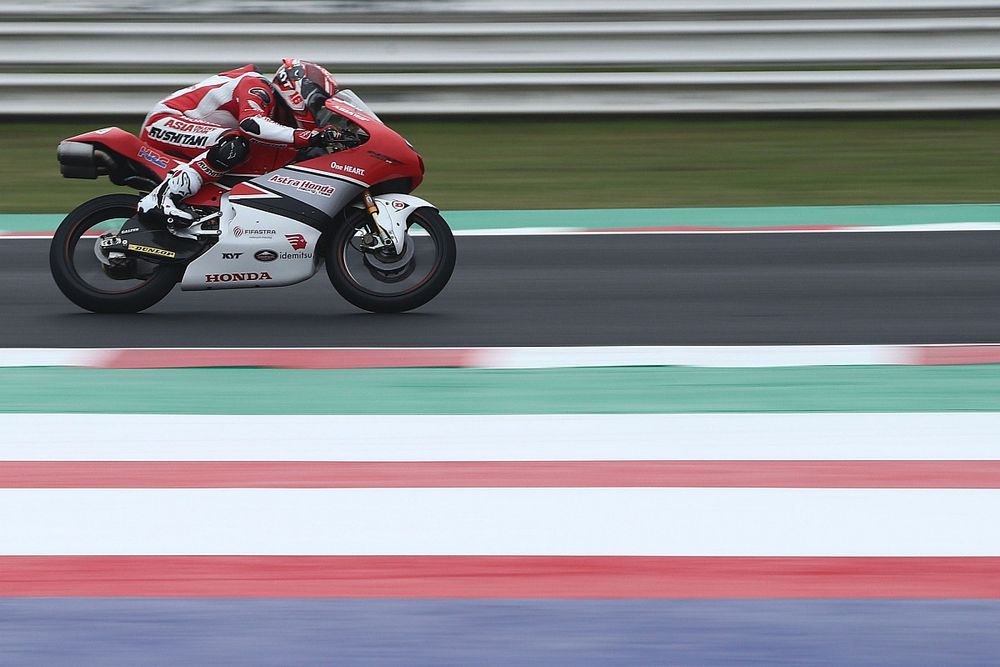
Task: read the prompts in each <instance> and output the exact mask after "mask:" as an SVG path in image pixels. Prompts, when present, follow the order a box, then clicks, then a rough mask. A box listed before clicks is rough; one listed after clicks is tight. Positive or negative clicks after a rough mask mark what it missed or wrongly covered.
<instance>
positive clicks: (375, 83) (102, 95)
mask: <svg viewBox="0 0 1000 667" xmlns="http://www.w3.org/2000/svg"><path fill="white" fill-rule="evenodd" d="M197 78H198V77H197V75H174V74H170V75H149V76H145V77H137V76H136V75H131V74H126V75H122V74H78V75H73V74H69V75H66V74H42V75H37V74H0V90H5V91H7V92H6V93H5V94H4V97H3V99H2V101H0V110H2V111H3V112H5V113H7V114H25V115H28V114H36V113H39V101H40V100H45V104H44V111H42V112H41V113H45V114H55V115H66V114H73V115H81V114H82V115H87V114H99V115H113V114H137V115H141V114H145V113H146V112H147V111H148V110H149V109H150V108H151V107H152V106H153V104H154V103H155V102H156V101H157V100H159V99H160V98H161V97H163V96H164V93H165V92H166V91H171V90H175V89H177V88H182V87H184V86H185V85H188V84H189V83H190V82H191V81H192V80H194V79H197ZM339 80H340V82H341V84H342V85H343V86H345V87H350V88H352V89H354V90H355V91H357V92H359V93H360V94H362V96H363V97H364V98H365V99H366V101H368V102H369V104H371V105H372V107H373V108H375V109H376V110H378V111H379V113H381V114H389V115H394V114H395V115H442V114H470V115H485V114H549V113H551V114H602V113H627V114H648V113H755V112H773V113H779V112H782V113H783V112H823V111H831V112H857V111H872V110H880V111H948V110H990V109H1000V70H992V69H952V70H886V71H846V72H844V71H815V72H788V71H781V72H630V73H561V74H539V73H523V72H522V73H508V74H496V73H479V74H453V73H447V74H357V75H345V76H343V77H340V79H339Z"/></svg>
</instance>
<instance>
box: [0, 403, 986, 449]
mask: <svg viewBox="0 0 1000 667" xmlns="http://www.w3.org/2000/svg"><path fill="white" fill-rule="evenodd" d="M0 433H2V434H3V436H2V437H0V461H605V460H619V461H629V460H639V461H642V460H696V461H697V460H758V461H769V460H818V461H824V460H869V461H878V460H887V461H895V460H1000V437H998V435H997V434H998V433H1000V413H995V412H982V413H754V414H738V413H737V414H652V415H416V416H381V417H379V418H378V421H377V423H376V422H374V421H373V418H372V417H369V416H364V415H284V416H279V415H276V416H262V415H235V416H233V415H127V414H122V415H100V414H55V415H49V414H3V415H0ZM386 433H391V434H393V435H392V436H386V435H385V434H386Z"/></svg>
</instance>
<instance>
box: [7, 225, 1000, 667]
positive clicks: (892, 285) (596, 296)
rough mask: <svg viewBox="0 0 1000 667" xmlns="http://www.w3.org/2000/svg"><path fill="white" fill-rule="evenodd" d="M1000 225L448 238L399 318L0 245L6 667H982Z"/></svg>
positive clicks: (312, 285) (994, 538)
mask: <svg viewBox="0 0 1000 667" xmlns="http://www.w3.org/2000/svg"><path fill="white" fill-rule="evenodd" d="M998 209H1000V207H995V206H941V207H902V206H901V207H837V208H829V207H815V208H809V209H744V210H741V209H689V210H687V211H667V212H664V211H652V210H649V211H626V212H613V211H603V212H596V211H584V212H579V213H578V214H577V216H576V218H575V219H574V218H573V212H559V214H558V215H556V214H554V213H553V212H525V213H523V214H521V215H520V216H519V217H518V220H519V222H520V223H521V228H512V227H511V226H510V222H509V221H510V219H511V212H492V213H490V212H486V213H480V214H475V215H473V214H457V215H456V216H455V217H454V219H455V220H456V228H457V230H458V231H459V238H458V251H459V265H458V268H457V269H456V272H455V275H454V277H453V279H452V283H451V284H450V285H449V286H448V287H447V288H446V289H445V291H444V292H443V293H442V294H441V295H440V296H439V297H438V298H437V299H435V300H434V301H433V302H431V303H430V304H428V305H427V306H425V307H424V308H422V309H420V310H418V311H416V312H414V313H409V314H402V315H392V316H382V315H371V314H367V313H362V312H359V311H356V310H355V309H353V308H352V307H351V306H350V305H349V304H346V303H345V302H343V301H341V300H340V299H339V297H338V296H337V294H336V292H335V291H334V290H333V289H332V287H331V286H330V285H329V284H328V283H327V282H326V280H325V277H324V275H323V274H320V275H318V276H316V277H314V278H313V279H311V280H309V281H307V282H306V283H304V284H301V285H298V286H293V287H289V288H282V289H275V290H265V289H261V290H252V291H247V290H231V291H220V292H210V293H182V292H180V291H175V292H174V293H172V294H171V295H169V296H168V297H167V298H166V299H165V300H164V301H163V302H162V303H160V304H158V305H157V306H155V307H153V308H151V309H150V310H149V311H147V312H146V313H143V314H139V315H130V316H99V315H92V314H88V313H83V312H81V311H79V310H78V309H77V308H76V307H75V306H73V305H72V304H70V303H69V302H68V301H66V300H65V299H64V298H63V297H62V295H61V294H60V293H59V292H58V290H57V289H56V288H55V286H54V284H53V283H52V281H51V278H50V277H49V275H48V266H47V245H48V242H47V240H46V239H45V238H44V236H45V235H46V230H47V229H51V224H52V221H51V219H44V218H42V217H35V216H28V217H24V216H22V217H19V218H17V219H15V218H14V217H11V216H8V217H0V229H4V230H6V232H7V235H6V237H4V238H0V284H2V286H3V289H2V290H0V312H2V313H3V315H4V326H3V327H0V346H2V347H0V434H3V435H2V436H0V525H2V526H4V530H3V531H2V533H0V663H4V662H9V663H10V664H29V665H30V664H39V665H41V664H53V663H59V662H65V661H68V660H70V658H72V660H73V661H74V663H76V664H95V665H96V664H101V665H119V664H120V665H126V664H135V663H136V662H137V661H139V662H143V663H145V664H176V663H177V662H179V661H181V660H187V661H189V662H192V663H194V664H200V663H206V662H211V661H220V660H222V661H224V660H226V659H228V660H231V661H238V662H239V663H240V664H276V663H281V664H305V663H317V662H320V663H322V662H324V661H325V662H331V661H332V662H335V663H350V662H364V661H378V662H381V663H382V664H414V663H419V664H539V663H545V664H548V663H554V664H623V663H624V664H629V663H630V664H732V663H734V662H752V661H757V662H761V663H765V664H803V663H813V664H816V663H824V664H829V663H855V664H856V663H865V664H899V665H904V664H905V665H912V664H984V663H989V662H992V661H993V660H994V659H995V656H996V655H998V654H1000V639H998V635H997V633H996V631H995V628H996V627H998V626H1000V527H998V526H1000V522H997V521H996V517H997V516H998V515H1000V436H998V435H997V434H998V433H1000V363H998V362H1000V345H994V344H993V343H994V342H995V341H998V340H1000V301H998V299H997V294H1000V261H998V260H1000V235H998V234H997V231H996V230H1000V226H998V221H1000V215H998V213H1000V211H998ZM463 216H466V217H467V219H465V220H463ZM5 221H6V222H5ZM504 221H506V222H504ZM609 221H610V222H609ZM555 222H559V224H555ZM793 223H794V224H793ZM5 225H6V226H5ZM615 228H619V230H618V231H613V230H614V229H615ZM880 232H881V233H880ZM32 237H33V238H32ZM151 642H153V643H158V644H161V645H165V646H169V647H170V650H169V652H165V653H164V654H163V655H162V657H161V656H158V655H155V654H150V653H149V652H148V649H147V648H145V647H148V646H149V645H150V643H151ZM139 656H141V660H139V658H138V657H139Z"/></svg>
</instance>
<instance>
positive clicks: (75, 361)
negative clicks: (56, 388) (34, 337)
mask: <svg viewBox="0 0 1000 667" xmlns="http://www.w3.org/2000/svg"><path fill="white" fill-rule="evenodd" d="M113 353H114V352H113V350H104V349H83V348H63V347H50V348H44V347H39V348H33V347H7V348H2V349H0V368H3V367H7V368H15V367H27V366H85V367H87V366H89V367H99V366H101V365H103V364H104V363H105V360H106V359H108V358H109V357H110V356H111V355H113Z"/></svg>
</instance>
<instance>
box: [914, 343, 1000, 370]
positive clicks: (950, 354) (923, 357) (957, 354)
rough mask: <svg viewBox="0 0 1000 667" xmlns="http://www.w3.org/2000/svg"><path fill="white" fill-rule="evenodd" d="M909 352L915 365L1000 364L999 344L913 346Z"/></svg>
mask: <svg viewBox="0 0 1000 667" xmlns="http://www.w3.org/2000/svg"><path fill="white" fill-rule="evenodd" d="M910 353H911V354H912V355H913V357H912V361H911V362H910V363H911V364H913V365H915V366H965V365H971V364H1000V345H934V346H914V347H912V348H910Z"/></svg>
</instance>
